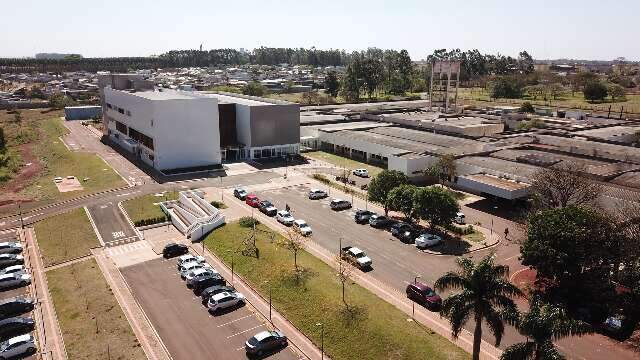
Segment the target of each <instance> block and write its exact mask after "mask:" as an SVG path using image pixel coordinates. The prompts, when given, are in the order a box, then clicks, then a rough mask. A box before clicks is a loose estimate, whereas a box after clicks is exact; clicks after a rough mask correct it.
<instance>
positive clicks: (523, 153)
mask: <svg viewBox="0 0 640 360" xmlns="http://www.w3.org/2000/svg"><path fill="white" fill-rule="evenodd" d="M491 157H494V158H499V159H504V160H509V161H518V162H524V163H534V164H543V163H546V164H549V165H555V164H557V163H560V162H571V163H575V164H578V165H580V166H584V167H587V166H601V165H607V164H609V163H608V162H605V161H598V160H592V159H585V158H581V157H577V156H571V155H564V154H556V153H552V152H546V151H541V150H531V149H504V150H499V151H496V152H494V153H492V154H491Z"/></svg>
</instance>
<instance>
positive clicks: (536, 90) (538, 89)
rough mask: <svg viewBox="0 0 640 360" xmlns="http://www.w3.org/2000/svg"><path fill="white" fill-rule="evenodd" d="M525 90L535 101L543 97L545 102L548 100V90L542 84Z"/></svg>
mask: <svg viewBox="0 0 640 360" xmlns="http://www.w3.org/2000/svg"><path fill="white" fill-rule="evenodd" d="M523 90H524V91H525V92H526V93H527V95H528V96H529V97H531V98H533V100H537V99H538V97H541V98H543V99H545V100H546V99H547V97H546V91H547V89H546V88H545V86H544V85H542V84H538V85H530V86H527V87H525V88H524V89H523Z"/></svg>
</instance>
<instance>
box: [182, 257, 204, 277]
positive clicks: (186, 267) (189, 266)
mask: <svg viewBox="0 0 640 360" xmlns="http://www.w3.org/2000/svg"><path fill="white" fill-rule="evenodd" d="M203 267H204V266H203V265H202V263H199V262H197V261H192V262H188V263H184V264H182V266H180V269H178V271H179V272H180V277H181V278H182V279H185V278H186V277H187V274H188V273H189V272H191V271H193V270H196V269H202V268H203Z"/></svg>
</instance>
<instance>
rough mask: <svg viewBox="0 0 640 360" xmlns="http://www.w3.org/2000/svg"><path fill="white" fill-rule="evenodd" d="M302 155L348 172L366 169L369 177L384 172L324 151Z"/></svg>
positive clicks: (377, 167) (378, 167)
mask: <svg viewBox="0 0 640 360" xmlns="http://www.w3.org/2000/svg"><path fill="white" fill-rule="evenodd" d="M303 155H304V156H306V157H310V158H312V159H316V160H322V161H326V162H328V163H330V164H333V165H335V166H338V167H343V168H347V169H348V170H353V169H360V168H363V169H367V170H368V171H369V176H375V175H377V174H378V173H379V172H381V171H382V170H384V168H382V167H380V166H377V165H371V164H367V163H363V162H360V161H357V160H353V159H349V158H346V157H343V156H339V155H335V154H332V153H328V152H326V151H310V152H306V153H303Z"/></svg>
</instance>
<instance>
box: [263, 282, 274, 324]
mask: <svg viewBox="0 0 640 360" xmlns="http://www.w3.org/2000/svg"><path fill="white" fill-rule="evenodd" d="M263 283H264V284H267V285H269V322H270V323H271V325H273V321H272V320H271V289H272V287H271V283H270V282H269V280H265V281H263Z"/></svg>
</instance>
